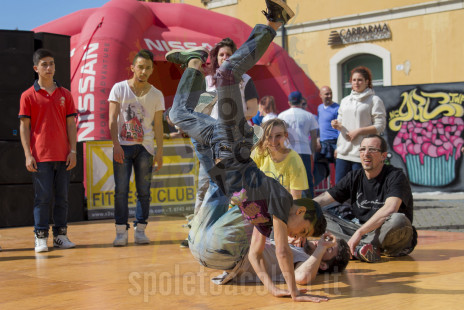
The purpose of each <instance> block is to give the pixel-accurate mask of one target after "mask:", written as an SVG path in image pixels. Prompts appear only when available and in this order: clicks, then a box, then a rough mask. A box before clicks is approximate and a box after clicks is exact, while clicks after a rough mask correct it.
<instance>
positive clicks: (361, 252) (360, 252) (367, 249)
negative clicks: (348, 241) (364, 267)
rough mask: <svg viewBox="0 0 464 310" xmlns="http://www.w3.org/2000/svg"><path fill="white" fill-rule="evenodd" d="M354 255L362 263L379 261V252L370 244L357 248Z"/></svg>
mask: <svg viewBox="0 0 464 310" xmlns="http://www.w3.org/2000/svg"><path fill="white" fill-rule="evenodd" d="M356 253H357V257H358V259H359V260H361V261H363V262H367V263H375V262H378V261H380V250H379V249H377V248H376V247H374V246H373V245H372V244H370V243H368V244H365V245H363V246H362V247H358V249H357V251H356Z"/></svg>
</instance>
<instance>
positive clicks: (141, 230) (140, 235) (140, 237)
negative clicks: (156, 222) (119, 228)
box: [134, 223, 150, 244]
mask: <svg viewBox="0 0 464 310" xmlns="http://www.w3.org/2000/svg"><path fill="white" fill-rule="evenodd" d="M146 227H147V224H140V223H137V226H135V227H134V241H135V243H137V244H148V243H150V239H148V237H147V236H146V235H145V228H146Z"/></svg>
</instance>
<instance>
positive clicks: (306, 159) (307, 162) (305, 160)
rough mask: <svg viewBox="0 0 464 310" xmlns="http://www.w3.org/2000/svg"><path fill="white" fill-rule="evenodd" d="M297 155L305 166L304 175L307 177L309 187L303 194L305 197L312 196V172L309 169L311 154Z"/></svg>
mask: <svg viewBox="0 0 464 310" xmlns="http://www.w3.org/2000/svg"><path fill="white" fill-rule="evenodd" d="M299 155H300V157H301V160H302V161H303V164H304V166H305V169H306V176H307V178H308V185H309V189H307V190H305V191H303V193H304V194H305V197H308V198H314V183H313V173H312V169H311V155H309V154H299ZM310 195H311V196H310Z"/></svg>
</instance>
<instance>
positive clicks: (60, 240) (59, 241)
mask: <svg viewBox="0 0 464 310" xmlns="http://www.w3.org/2000/svg"><path fill="white" fill-rule="evenodd" d="M53 246H54V247H55V248H60V249H70V248H74V247H76V245H75V244H74V243H73V242H71V241H69V238H68V236H67V235H58V236H56V237H53Z"/></svg>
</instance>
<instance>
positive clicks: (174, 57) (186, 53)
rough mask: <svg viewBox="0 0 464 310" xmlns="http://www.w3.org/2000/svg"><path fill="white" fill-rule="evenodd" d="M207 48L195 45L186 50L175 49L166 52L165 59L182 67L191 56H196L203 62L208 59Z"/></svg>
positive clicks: (185, 65)
mask: <svg viewBox="0 0 464 310" xmlns="http://www.w3.org/2000/svg"><path fill="white" fill-rule="evenodd" d="M208 55H209V50H208V49H207V48H206V47H195V48H191V49H188V50H181V49H175V50H172V51H170V52H168V53H166V56H165V57H166V60H167V61H169V62H172V63H175V64H179V65H181V66H182V67H187V65H188V62H189V60H190V59H192V58H198V59H200V60H201V61H202V62H203V63H205V62H206V60H207V59H208Z"/></svg>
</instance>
